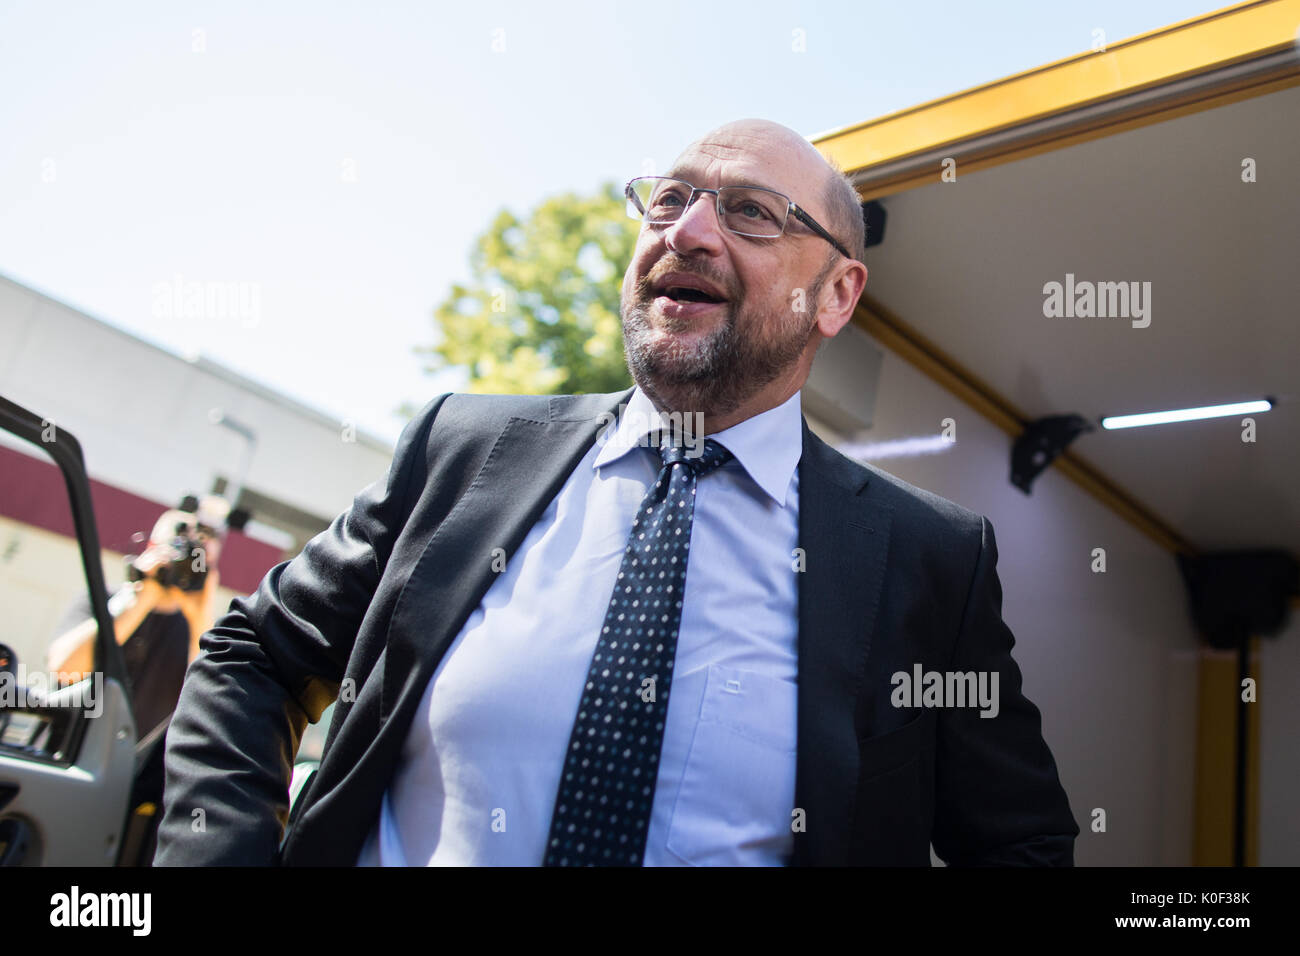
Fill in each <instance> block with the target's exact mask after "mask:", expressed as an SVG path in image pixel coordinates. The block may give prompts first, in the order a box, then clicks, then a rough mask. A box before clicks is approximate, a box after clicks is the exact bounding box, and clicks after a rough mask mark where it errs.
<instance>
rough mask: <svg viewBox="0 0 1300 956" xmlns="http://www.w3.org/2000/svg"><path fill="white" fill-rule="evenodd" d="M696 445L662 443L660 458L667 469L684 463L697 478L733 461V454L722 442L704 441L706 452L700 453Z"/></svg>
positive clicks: (710, 439) (709, 439)
mask: <svg viewBox="0 0 1300 956" xmlns="http://www.w3.org/2000/svg"><path fill="white" fill-rule="evenodd" d="M698 448H699V446H698V444H696V445H675V444H669V443H667V442H662V443H660V445H659V457H660V459H661V460H662V461H663V464H664V467H665V468H671V466H673V465H675V464H677V463H678V462H682V463H683V464H685V465H686V466H687V467H689V468H690V469H691V471H693V472H694V473H695V477H697V478H699V477H700V476H702V475H707V474H708V473H709V472H711V471H713V470H714V469H715V468H719V467H721V466H722V465H724V464H726V463H727V462H728V461H730V460H731V458H732V454H731V452H729V451H727V449H726V448H725V447H724V446H723V445H722V443H721V442H717V441H714V440H713V439H712V438H706V439H705V440H704V451H703V452H700V451H698Z"/></svg>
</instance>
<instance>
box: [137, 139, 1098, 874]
mask: <svg viewBox="0 0 1300 956" xmlns="http://www.w3.org/2000/svg"><path fill="white" fill-rule="evenodd" d="M629 202H630V204H631V205H632V208H633V210H634V211H635V212H636V213H637V214H638V215H640V216H642V217H643V219H644V224H643V226H642V230H641V234H640V237H639V240H638V243H637V247H636V252H635V255H634V257H633V260H632V262H631V264H630V265H629V267H628V270H627V274H626V276H625V278H624V283H623V297H622V299H623V301H622V313H623V329H624V339H625V344H626V351H627V356H628V366H629V368H630V369H631V371H632V374H633V377H634V379H635V380H636V383H637V387H636V388H635V389H634V390H632V391H631V392H630V393H622V394H619V395H591V396H560V397H550V398H546V397H540V398H539V397H512V396H461V395H451V396H443V397H440V398H438V399H435V400H434V401H433V402H431V403H430V404H429V405H428V406H426V408H425V409H424V410H423V411H422V412H421V413H420V415H419V416H417V418H416V419H414V420H413V421H412V422H411V423H410V424H409V425H408V426H407V428H406V430H405V431H404V432H403V435H402V438H401V440H400V441H399V443H398V448H397V451H396V454H395V457H394V460H393V464H392V467H391V469H390V471H389V474H388V478H387V481H386V483H383V484H376V485H373V486H371V487H370V488H368V489H366V490H365V491H363V492H362V493H361V494H360V495H359V496H358V497H357V499H356V501H355V502H354V504H353V506H352V508H351V509H350V510H349V511H348V512H346V513H345V514H343V515H341V516H340V517H339V518H338V519H337V520H336V521H335V522H334V524H333V525H332V526H331V527H330V528H329V529H328V530H327V531H326V532H324V533H323V534H322V535H320V536H318V537H317V538H316V539H314V540H313V541H312V542H310V543H309V544H308V545H307V547H306V548H305V549H304V551H303V553H302V554H301V555H299V556H298V557H297V558H296V559H295V560H293V561H291V562H288V563H287V564H282V565H280V566H278V567H276V568H274V569H272V571H271V572H270V573H269V574H268V575H267V577H266V579H265V580H264V581H263V582H262V585H261V586H260V587H259V589H258V591H257V593H256V594H255V595H253V596H252V597H251V598H250V599H248V600H237V601H235V602H234V603H233V604H232V609H231V612H230V613H229V614H228V615H227V616H226V617H225V618H223V619H222V620H221V621H219V622H218V623H217V625H216V626H215V627H214V628H213V630H212V631H211V632H210V633H209V634H208V635H206V637H205V640H204V648H205V651H206V653H204V654H203V655H202V656H201V657H200V658H199V659H198V660H197V661H196V662H195V663H194V665H193V666H192V667H191V669H190V672H189V675H188V679H187V681H186V685H185V689H184V691H183V692H182V699H181V704H180V706H179V708H178V711H177V714H176V716H175V718H174V720H173V723H172V730H171V736H170V738H169V741H168V754H167V774H168V779H167V792H166V798H165V804H166V807H165V817H164V820H163V824H162V828H161V834H160V840H159V846H160V849H159V858H158V859H159V862H160V863H163V864H205V863H218V864H250V863H252V864H265V863H275V862H281V863H284V864H341V865H350V864H353V863H359V864H399V865H400V864H411V865H423V864H444V863H445V864H525V865H538V864H544V865H583V864H597V865H600V864H613V865H636V864H638V863H641V864H645V865H690V864H694V865H705V864H715V863H722V864H731V863H735V864H780V863H794V864H802V865H806V864H904V865H921V866H924V865H928V864H929V861H930V857H929V850H930V846H931V844H932V843H933V846H934V847H935V850H936V852H937V853H938V854H939V856H940V857H941V858H943V859H944V860H945V861H947V862H948V863H950V864H959V865H960V864H1065V865H1068V864H1070V863H1072V859H1073V857H1072V854H1073V840H1074V837H1075V836H1076V835H1077V834H1078V827H1077V825H1076V824H1075V822H1074V820H1073V817H1072V815H1071V813H1070V808H1069V805H1068V803H1067V800H1066V797H1065V794H1064V792H1063V791H1062V789H1061V786H1060V783H1059V781H1058V778H1057V773H1056V767H1055V764H1054V762H1053V760H1052V757H1051V754H1050V752H1049V750H1048V748H1047V746H1046V744H1045V743H1044V741H1043V739H1042V736H1041V733H1040V723H1039V714H1038V711H1037V710H1036V709H1035V707H1034V706H1033V705H1032V704H1031V703H1030V702H1029V701H1028V700H1026V699H1025V698H1024V696H1022V694H1021V692H1020V672H1019V670H1018V668H1017V667H1016V665H1015V663H1014V662H1013V661H1012V659H1011V657H1010V651H1011V647H1012V643H1013V641H1012V636H1011V634H1010V632H1009V630H1008V629H1007V628H1006V626H1005V625H1004V624H1003V622H1002V621H1001V618H1000V616H999V607H1000V602H1001V591H1000V586H999V584H998V580H997V577H996V573H995V564H996V560H997V551H996V546H995V543H994V538H993V530H992V528H991V526H990V525H989V523H988V522H987V521H986V520H985V519H983V518H982V517H980V516H978V515H975V514H973V513H971V512H969V511H966V510H964V509H962V508H959V507H957V506H956V505H954V504H952V503H950V502H947V501H945V500H943V499H941V498H938V497H937V496H934V495H931V494H928V493H926V492H924V491H921V490H920V489H916V488H913V487H911V486H909V485H906V484H905V483H903V482H901V481H898V480H897V479H894V478H893V477H891V476H889V475H887V474H885V473H884V472H881V471H879V470H877V469H874V468H870V467H865V466H862V465H859V464H856V463H854V462H852V461H850V460H848V459H847V458H845V457H843V456H842V455H839V454H838V453H836V452H834V451H833V450H831V449H830V448H829V447H828V446H826V445H825V444H824V443H823V442H821V441H820V440H818V439H817V438H816V437H815V436H814V435H812V433H811V432H810V431H809V430H808V428H807V425H806V423H805V422H804V421H803V419H802V415H801V414H800V406H799V389H800V388H801V386H802V385H803V383H804V381H805V379H806V378H807V376H808V372H809V369H810V367H811V364H812V361H813V358H814V356H815V354H816V351H817V348H818V345H819V344H820V343H821V342H822V341H824V340H825V339H826V338H829V337H831V336H834V335H835V334H836V333H837V332H838V331H839V330H840V329H841V328H842V327H843V326H844V324H845V323H846V322H847V321H848V320H849V318H850V316H851V314H852V312H853V309H854V306H855V305H856V303H857V300H858V297H859V295H860V293H861V291H862V288H863V285H864V283H865V282H866V278H867V269H866V267H865V266H864V265H863V264H862V262H861V261H860V260H861V255H862V251H863V245H864V243H863V226H862V217H861V211H860V207H859V204H858V201H857V197H856V195H855V194H854V192H853V190H852V187H851V186H850V185H849V184H848V183H847V181H846V180H845V179H844V177H843V176H842V175H840V174H838V173H837V172H836V171H835V170H833V169H832V168H831V167H830V166H828V165H827V163H826V162H825V161H824V160H823V159H822V157H821V156H820V154H818V153H817V151H816V150H815V149H814V148H813V147H812V146H811V145H810V144H809V143H807V142H806V141H805V140H803V139H802V138H801V137H799V136H798V135H797V134H795V133H794V132H793V131H791V130H788V129H786V128H785V127H782V126H778V125H776V124H773V123H769V122H764V121H758V120H745V121H741V122H737V123H732V124H728V125H726V126H723V127H722V128H720V129H718V130H715V131H714V132H713V133H710V134H709V135H707V136H705V137H704V138H703V139H701V140H699V141H698V142H696V143H695V144H693V145H692V146H690V147H688V148H687V150H686V151H685V152H684V153H683V154H682V156H681V157H679V158H678V160H677V162H676V164H675V165H674V166H673V168H672V169H671V170H670V171H669V173H668V174H667V177H666V178H659V179H653V180H650V181H633V183H631V184H629ZM660 413H662V414H660ZM705 436H707V438H706V437H705ZM688 564H689V568H688V567H687V565H688ZM917 667H919V673H922V674H924V673H929V672H932V671H934V672H945V673H953V674H971V675H975V676H978V675H984V677H985V678H989V683H990V684H991V686H992V687H994V688H997V689H998V695H997V696H998V700H997V705H996V714H995V715H994V714H993V713H992V708H985V709H984V711H981V710H979V709H976V708H974V707H970V706H952V707H947V708H936V707H916V706H914V705H915V703H916V701H915V700H912V699H902V698H900V697H899V695H898V694H897V693H895V692H896V691H897V689H898V688H897V687H896V686H895V683H896V682H895V680H894V679H893V675H896V674H899V673H906V674H912V673H913V672H914V668H917ZM336 697H337V700H338V704H337V707H336V709H335V712H334V716H333V720H332V722H331V726H330V730H329V735H328V739H327V741H326V744H325V749H324V752H323V755H322V760H321V765H320V769H319V771H318V772H317V774H316V775H315V777H314V778H313V779H312V780H311V782H310V783H309V784H308V785H307V787H306V789H305V791H304V792H303V794H302V795H301V796H300V798H299V799H298V801H297V803H295V805H294V808H293V810H294V812H293V816H292V820H291V821H289V822H290V826H289V831H288V834H287V836H286V837H285V838H284V841H283V845H281V836H282V832H283V830H284V827H285V824H286V819H287V818H288V816H289V814H288V805H287V804H288V801H287V793H286V791H287V787H288V784H289V778H290V769H291V763H292V756H293V754H294V752H295V750H296V748H297V745H298V741H299V739H300V738H301V735H302V732H303V729H304V727H305V726H306V723H307V722H308V721H309V720H312V721H314V720H316V719H317V718H318V717H319V716H320V714H321V713H322V711H323V710H324V709H325V707H326V706H328V705H329V703H330V702H331V701H333V700H335V698H336ZM670 700H671V706H669V701H670ZM200 819H201V820H202V823H201V824H198V823H196V821H198V820H200Z"/></svg>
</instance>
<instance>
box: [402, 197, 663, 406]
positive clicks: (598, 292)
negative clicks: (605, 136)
mask: <svg viewBox="0 0 1300 956" xmlns="http://www.w3.org/2000/svg"><path fill="white" fill-rule="evenodd" d="M624 202H625V200H624V198H623V194H622V191H621V190H619V189H618V187H617V186H615V185H614V184H613V183H606V184H604V185H602V186H601V187H600V189H599V191H597V192H596V193H595V194H594V195H590V196H580V195H576V194H573V193H566V194H563V195H558V196H553V197H551V198H550V199H547V200H545V201H544V202H543V203H542V204H541V205H540V206H538V207H537V208H536V209H535V210H533V212H532V214H531V215H529V216H528V218H526V219H519V218H518V217H516V216H515V215H514V214H513V213H511V212H509V211H506V210H503V211H502V212H500V213H499V214H498V215H497V217H496V219H495V220H494V221H493V222H492V224H491V225H490V226H489V227H488V229H487V231H486V232H485V233H483V234H482V235H481V236H479V238H478V239H477V240H476V241H475V244H474V249H473V252H472V253H471V256H470V270H471V275H472V277H473V278H472V281H471V282H470V283H469V284H467V285H461V284H459V283H457V284H454V285H453V286H452V288H451V291H450V292H449V293H448V295H447V297H446V298H445V299H444V300H443V301H442V303H441V304H440V305H438V307H437V308H436V310H435V312H434V322H435V326H436V328H437V332H438V333H439V335H440V338H439V341H438V342H437V343H436V344H434V345H429V346H421V347H418V348H417V349H416V351H417V353H419V354H421V355H426V356H428V357H429V358H428V362H427V365H426V371H428V372H437V371H441V370H443V369H446V368H450V367H455V366H463V367H465V368H467V369H468V370H469V376H470V381H469V390H470V391H473V392H505V393H513V394H561V393H580V392H612V391H618V390H620V389H623V388H627V387H629V386H630V385H631V384H632V380H631V377H630V376H629V374H628V371H627V366H626V365H625V364H624V360H623V335H622V324H621V322H620V320H619V294H620V289H621V286H622V281H623V272H624V270H625V269H626V268H627V265H628V263H629V262H630V261H631V259H632V253H633V250H634V248H635V246H636V237H637V227H638V223H637V222H636V220H634V219H631V218H629V217H628V215H627V213H626V211H625V208H624Z"/></svg>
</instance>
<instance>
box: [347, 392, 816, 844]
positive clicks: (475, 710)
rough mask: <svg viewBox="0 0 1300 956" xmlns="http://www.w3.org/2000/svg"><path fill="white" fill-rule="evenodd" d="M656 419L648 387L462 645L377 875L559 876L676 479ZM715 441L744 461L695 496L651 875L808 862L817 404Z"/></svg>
mask: <svg viewBox="0 0 1300 956" xmlns="http://www.w3.org/2000/svg"><path fill="white" fill-rule="evenodd" d="M653 415H654V406H653V404H652V403H651V402H650V400H649V399H648V398H647V397H646V396H645V394H644V393H642V391H641V390H640V389H639V388H638V389H635V390H634V392H633V394H632V397H631V399H630V400H629V402H628V407H627V409H626V411H625V413H624V415H623V416H622V418H621V420H620V422H619V425H618V426H617V427H616V428H611V429H610V430H609V431H608V432H607V434H606V435H604V436H602V438H601V440H599V441H597V443H596V444H595V445H593V446H592V448H591V449H590V450H589V452H588V453H587V455H586V456H585V457H584V458H583V459H582V461H581V462H580V463H579V464H578V466H577V467H576V468H575V469H574V471H573V473H572V474H571V475H570V476H569V479H568V481H567V482H566V483H565V485H564V487H563V488H562V489H561V490H560V492H559V494H558V495H556V497H555V499H554V500H553V501H551V503H550V505H549V506H548V507H547V509H546V511H545V512H544V513H543V514H542V516H541V517H540V518H539V519H538V521H537V523H536V524H535V525H534V526H533V528H532V530H531V531H530V532H529V534H528V535H527V537H526V538H525V539H524V541H523V543H522V545H521V546H520V547H519V549H518V551H517V552H516V553H515V554H514V555H513V556H512V557H511V559H510V560H509V561H508V562H507V564H506V567H505V570H503V571H501V572H500V574H499V576H498V577H497V579H496V580H495V581H494V582H493V583H492V585H491V587H490V588H489V589H488V591H487V593H486V594H485V595H484V597H483V601H482V603H481V604H480V605H479V607H478V609H477V610H476V611H475V612H474V613H473V614H472V615H471V616H470V618H469V620H468V621H466V623H465V626H464V628H463V629H462V630H461V632H460V634H459V635H458V636H457V637H456V639H455V641H454V642H453V643H452V644H451V646H450V647H449V648H448V649H447V653H446V654H445V655H444V656H443V659H442V661H441V662H440V663H439V666H438V668H437V670H436V671H435V672H434V674H433V677H432V678H431V679H430V681H429V685H428V688H427V689H426V691H425V693H424V698H423V700H422V702H421V704H420V707H419V710H418V711H417V712H416V715H415V718H414V720H413V721H412V724H411V727H410V729H409V731H408V734H407V738H406V741H405V744H404V746H403V749H402V754H401V759H400V762H399V764H398V766H397V768H396V770H395V772H394V774H393V778H392V780H391V781H390V783H389V786H388V789H387V791H386V793H385V794H384V799H383V803H382V806H381V810H380V814H379V818H378V819H377V820H376V821H375V824H374V826H373V827H372V829H371V832H370V835H369V838H368V839H367V841H366V844H365V846H364V848H363V849H362V852H361V854H360V856H359V858H358V860H357V863H358V865H361V866H375V865H384V866H425V865H433V866H439V865H453V866H456V865H461V866H483V865H487V866H492V865H505V866H537V865H540V863H541V861H542V858H543V856H544V853H545V846H546V839H547V836H548V832H549V829H550V823H551V813H552V811H553V809H554V806H555V793H556V788H557V786H558V784H559V779H560V773H561V771H562V768H563V764H564V757H565V753H566V750H567V748H568V743H569V734H570V732H571V731H572V729H573V721H574V717H575V715H576V713H577V705H578V699H579V698H580V697H581V693H582V687H583V683H584V682H585V680H586V676H587V669H588V666H589V665H590V663H591V657H592V654H593V653H595V647H596V639H597V636H598V633H599V631H600V627H601V624H602V623H603V621H604V617H605V611H606V608H607V607H608V604H609V599H610V595H611V594H612V592H613V589H614V581H615V576H616V575H617V573H618V569H619V565H620V564H621V562H622V558H623V551H624V549H625V547H626V545H627V536H628V533H629V531H630V530H631V527H632V519H633V516H634V515H635V513H636V509H637V507H638V506H639V505H640V503H641V499H642V498H643V497H644V496H645V494H646V492H647V490H648V489H649V488H650V487H651V486H652V485H653V484H654V482H655V479H656V477H657V475H658V472H659V467H660V462H659V455H658V452H657V450H656V449H655V448H653V447H646V442H645V436H646V434H647V433H648V431H649V430H650V422H651V417H652V416H653ZM709 437H711V438H714V439H716V440H717V441H720V442H721V443H722V444H723V445H725V446H726V447H727V449H728V450H730V451H731V453H732V454H733V455H734V456H735V458H734V460H732V461H730V462H728V463H727V464H726V465H724V466H723V467H721V468H720V469H718V470H717V471H715V472H712V473H710V474H709V475H706V476H705V477H704V478H703V479H701V480H700V482H699V485H698V487H697V491H696V500H695V518H694V527H693V530H692V536H691V555H690V564H689V566H688V568H687V573H686V586H685V597H684V598H683V607H682V619H681V629H680V631H679V634H678V642H677V658H676V663H675V665H674V668H673V682H672V690H671V698H670V702H669V706H668V718H667V721H666V723H665V726H664V742H663V752H662V754H661V757H660V762H659V774H658V779H657V782H656V790H655V796H654V803H653V806H652V809H651V820H650V828H649V832H648V834H647V841H646V852H645V865H646V866H684V865H696V866H707V865H717V864H722V865H781V864H783V863H785V862H786V858H787V857H788V855H789V854H790V852H791V849H792V846H793V836H792V831H791V820H792V811H793V810H794V786H795V744H796V740H797V725H796V716H797V707H796V703H797V696H798V690H797V679H798V659H797V649H798V630H799V625H798V573H797V572H796V570H795V569H796V567H797V566H799V565H798V562H797V560H796V555H795V549H796V548H797V546H798V529H799V475H798V468H797V466H798V463H799V457H800V454H801V451H802V441H803V433H802V418H801V414H800V397H799V393H797V392H796V393H795V394H794V395H793V396H792V397H791V398H790V399H789V400H788V401H786V402H785V403H784V404H782V405H779V406H777V407H776V408H773V409H770V410H768V411H766V412H763V413H762V414H760V415H756V416H754V417H752V418H749V419H747V420H746V421H743V422H741V423H740V424H738V425H734V426H732V427H731V428H728V429H725V430H724V431H721V432H718V433H716V434H713V435H711V436H709ZM483 546H484V550H485V552H486V551H488V550H490V549H491V547H493V544H492V542H490V541H485V542H483Z"/></svg>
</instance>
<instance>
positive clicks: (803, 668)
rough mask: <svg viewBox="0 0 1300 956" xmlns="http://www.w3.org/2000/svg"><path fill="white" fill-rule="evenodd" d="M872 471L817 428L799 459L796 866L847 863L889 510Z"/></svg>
mask: <svg viewBox="0 0 1300 956" xmlns="http://www.w3.org/2000/svg"><path fill="white" fill-rule="evenodd" d="M868 478H869V474H868V473H867V472H866V470H865V469H863V468H861V467H860V466H857V465H855V464H854V463H852V462H850V461H849V460H848V459H847V458H845V457H844V456H842V455H840V454H839V453H838V452H836V451H834V450H832V449H831V448H829V447H828V446H827V445H826V444H825V443H824V442H822V441H821V440H820V439H819V438H817V436H815V435H813V434H812V432H811V430H809V428H808V423H807V422H806V421H805V422H804V426H803V455H802V457H801V458H800V464H799V546H800V547H801V548H802V549H803V555H804V560H805V562H806V564H805V569H804V571H803V573H802V574H800V576H799V703H798V714H799V716H798V721H799V728H798V750H797V756H796V775H795V805H796V807H798V808H801V809H802V810H803V811H804V821H805V826H806V830H805V831H804V832H796V833H795V842H794V855H793V857H792V859H791V863H792V864H793V865H795V866H810V865H817V866H825V865H844V864H846V863H848V862H850V859H849V844H850V836H851V828H852V826H853V823H854V820H853V804H854V799H855V796H856V789H857V779H858V731H857V728H856V722H855V719H854V714H855V710H856V704H857V700H858V694H859V691H860V689H861V687H862V682H863V676H864V671H865V666H866V660H867V653H868V651H869V650H870V647H871V636H872V628H873V626H874V622H875V617H876V611H877V608H878V607H879V604H880V592H881V584H882V582H883V580H884V575H885V558H886V555H887V554H888V551H889V528H890V517H891V512H890V510H889V509H888V508H887V507H883V506H881V505H877V504H874V503H873V502H871V501H870V500H868V499H867V497H866V496H865V495H864V494H863V492H864V490H865V488H866V485H867V482H868Z"/></svg>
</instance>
